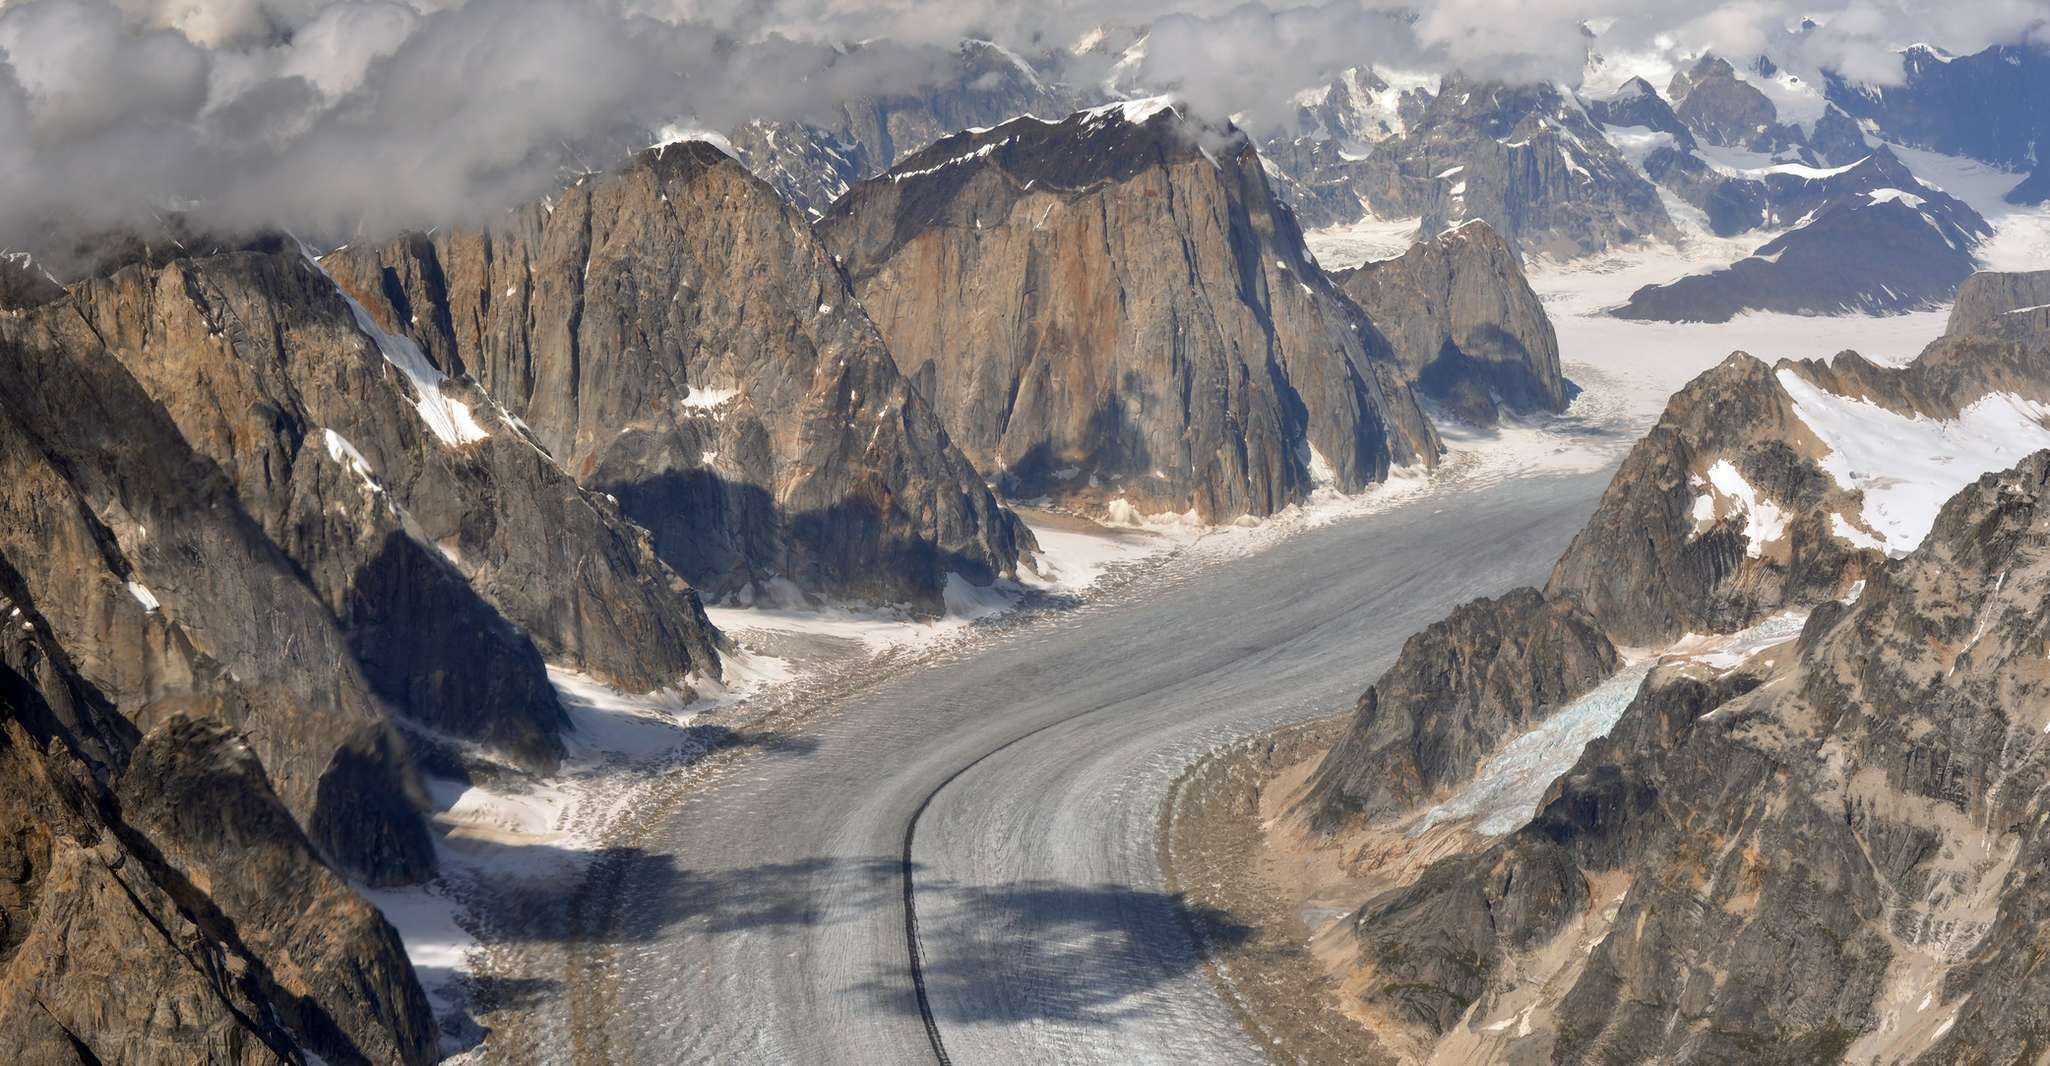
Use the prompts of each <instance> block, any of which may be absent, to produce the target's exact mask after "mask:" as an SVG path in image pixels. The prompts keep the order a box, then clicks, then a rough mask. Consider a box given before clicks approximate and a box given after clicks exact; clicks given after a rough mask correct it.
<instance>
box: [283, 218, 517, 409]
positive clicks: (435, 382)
mask: <svg viewBox="0 0 2050 1066" xmlns="http://www.w3.org/2000/svg"><path fill="white" fill-rule="evenodd" d="M306 261H307V262H309V263H312V264H313V266H314V268H315V269H317V270H319V271H320V272H321V274H323V275H326V276H327V277H328V279H329V280H330V281H332V280H333V276H332V275H329V274H328V273H327V268H326V267H323V266H321V265H320V260H318V259H315V258H314V257H313V256H312V255H310V254H308V255H307V256H306ZM335 291H336V292H337V293H340V294H341V297H342V299H344V300H346V301H348V303H349V313H350V315H352V316H354V318H355V319H356V328H357V329H360V330H362V331H363V332H364V333H366V334H368V335H369V337H370V340H371V342H372V343H374V344H376V345H377V350H378V351H379V352H380V353H382V354H383V356H384V358H385V361H386V362H388V363H390V364H391V365H393V366H395V367H398V368H399V371H400V373H403V374H404V375H406V380H407V381H409V382H411V383H412V386H413V393H414V395H415V397H416V399H415V400H414V401H413V406H414V407H415V409H417V410H418V411H419V412H420V420H421V421H423V422H425V423H427V428H428V429H429V430H432V431H433V433H434V435H435V436H436V437H439V438H441V442H442V443H444V444H450V445H463V444H474V443H476V442H477V441H480V440H483V439H484V438H486V437H489V436H490V435H491V434H490V433H488V432H486V431H485V429H484V427H483V426H480V425H478V424H477V420H476V419H475V418H474V417H472V416H471V414H470V408H469V405H468V404H465V403H463V402H462V401H461V400H456V399H452V398H450V397H448V396H444V395H442V391H441V383H442V382H443V381H445V380H447V378H446V376H445V375H443V374H442V372H441V371H440V370H439V369H437V368H436V367H435V365H434V364H433V363H432V362H430V361H429V360H428V358H427V354H426V353H425V352H422V351H421V350H420V346H419V345H418V344H415V343H414V342H413V338H411V337H404V336H400V335H399V334H396V333H386V332H385V331H384V328H383V327H382V326H379V325H378V324H377V320H375V319H373V318H371V317H370V312H369V311H368V310H366V309H365V308H364V307H363V305H362V303H360V302H358V301H357V299H356V298H355V297H354V296H351V295H349V293H348V290H346V289H344V288H342V287H341V286H340V285H336V286H335Z"/></svg>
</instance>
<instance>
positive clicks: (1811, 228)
mask: <svg viewBox="0 0 2050 1066" xmlns="http://www.w3.org/2000/svg"><path fill="white" fill-rule="evenodd" d="M1755 184H1756V195H1755V196H1753V197H1752V198H1751V202H1753V203H1755V205H1756V210H1757V215H1756V218H1755V221H1744V220H1743V219H1742V215H1741V212H1740V213H1739V214H1738V215H1737V216H1734V217H1733V221H1738V222H1742V223H1743V224H1742V225H1740V226H1739V230H1741V229H1748V228H1751V226H1752V225H1771V224H1779V225H1793V226H1794V228H1793V229H1792V230H1790V231H1788V232H1787V233H1785V234H1782V235H1781V236H1779V237H1776V238H1774V239H1773V240H1771V241H1769V242H1767V243H1766V244H1764V245H1762V246H1761V247H1760V248H1759V249H1758V250H1757V251H1756V252H1753V253H1752V254H1751V255H1750V256H1749V257H1747V258H1744V259H1740V260H1738V261H1737V262H1736V263H1734V264H1732V265H1731V266H1728V267H1724V268H1722V269H1718V270H1713V271H1709V272H1707V273H1702V274H1693V275H1689V276H1687V277H1684V278H1681V279H1679V280H1677V281H1673V282H1668V283H1666V284H1663V285H1647V286H1645V287H1644V288H1642V289H1639V290H1637V291H1636V292H1634V293H1632V294H1631V296H1630V300H1629V302H1628V303H1626V304H1624V305H1623V306H1622V307H1620V308H1618V309H1617V310H1616V312H1615V313H1616V314H1617V315H1619V316H1621V317H1624V318H1639V319H1654V320H1658V321H1668V322H1683V321H1684V322H1724V321H1728V320H1729V319H1730V318H1732V317H1734V316H1736V315H1738V314H1741V313H1743V312H1745V311H1754V310H1756V311H1784V312H1791V313H1796V314H1836V313H1842V312H1862V313H1888V312H1899V311H1906V310H1913V309H1915V308H1919V307H1926V306H1930V305H1932V304H1938V303H1941V302H1943V301H1945V300H1947V299H1949V298H1950V297H1951V295H1952V294H1953V293H1955V292H1956V291H1957V286H1958V284H1959V283H1960V282H1962V281H1963V280H1964V279H1965V278H1967V277H1969V276H1970V275H1971V273H1972V270H1973V267H1974V265H1975V262H1976V261H1975V259H1974V257H1973V249H1975V248H1976V247H1977V246H1978V244H1979V242H1981V241H1982V240H1984V239H1985V238H1987V237H1989V236H1991V235H1992V232H1993V230H1992V227H1991V226H1990V225H1989V224H1988V223H1987V222H1986V220H1985V219H1984V218H1983V217H1981V216H1980V215H1979V213H1978V212H1976V211H1973V210H1972V209H1971V207H1970V206H1968V205H1966V204H1965V203H1964V202H1963V201H1962V200H1959V199H1957V198H1955V197H1953V196H1950V195H1949V194H1947V193H1945V192H1943V191H1942V190H1940V189H1936V188H1934V187H1932V186H1929V185H1925V184H1923V183H1922V182H1920V181H1918V180H1916V179H1915V177H1914V175H1913V174H1912V173H1910V172H1909V171H1908V169H1907V168H1906V167H1905V166H1904V165H1902V163H1901V162H1900V160H1899V159H1898V158H1897V157H1895V156H1894V154H1893V153H1892V152H1890V151H1888V150H1886V149H1885V148H1880V149H1878V150H1877V151H1875V152H1873V153H1872V154H1871V155H1870V156H1868V157H1867V158H1865V159H1864V160H1863V161H1861V162H1859V163H1857V164H1855V165H1853V166H1851V167H1849V168H1848V169H1845V170H1842V171H1838V172H1830V173H1825V174H1822V175H1821V176H1814V175H1813V174H1811V173H1810V172H1808V171H1806V169H1805V168H1790V172H1785V173H1770V174H1767V175H1765V176H1764V177H1763V178H1762V179H1759V180H1758V181H1757V182H1756V183H1755ZM1728 187H1729V183H1724V185H1723V186H1722V189H1723V190H1724V191H1727V190H1728ZM1714 217H1715V216H1714V215H1713V214H1712V215H1711V218H1714Z"/></svg>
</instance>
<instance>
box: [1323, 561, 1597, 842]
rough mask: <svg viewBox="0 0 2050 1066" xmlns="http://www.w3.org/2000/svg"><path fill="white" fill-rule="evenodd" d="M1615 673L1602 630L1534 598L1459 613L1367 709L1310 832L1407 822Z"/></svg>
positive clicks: (1398, 669) (1510, 598) (1337, 756)
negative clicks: (1395, 818) (1506, 745)
mask: <svg viewBox="0 0 2050 1066" xmlns="http://www.w3.org/2000/svg"><path fill="white" fill-rule="evenodd" d="M1615 669H1616V649H1615V647H1614V646H1613V645H1611V644H1610V643H1609V640H1608V638H1607V637H1606V636H1603V635H1602V631H1601V627H1600V626H1599V625H1598V624H1597V623H1596V622H1595V620H1594V619H1593V618H1592V617H1590V616H1589V615H1588V614H1587V613H1586V612H1584V611H1582V610H1581V609H1580V608H1579V607H1577V606H1575V605H1574V604H1572V603H1571V602H1569V601H1566V600H1561V599H1557V598H1553V597H1548V596H1545V595H1543V594H1542V593H1539V592H1538V591H1537V590H1536V589H1527V588H1526V589H1517V590H1516V591H1514V592H1511V593H1509V594H1507V595H1505V596H1503V597H1501V598H1500V599H1481V600H1474V601H1472V602H1470V603H1466V604H1462V605H1460V606H1459V607H1458V608H1457V609H1455V610H1454V611H1453V612H1452V614H1451V616H1450V617H1448V618H1446V619H1445V620H1444V621H1442V622H1438V623H1436V624H1434V625H1432V626H1431V627H1429V628H1428V629H1425V630H1424V631H1423V632H1421V633H1418V634H1417V635H1416V636H1413V637H1411V638H1410V639H1409V641H1408V642H1407V643H1405V644H1404V645H1403V647H1402V654H1401V655H1400V656H1398V657H1397V659H1396V660H1395V665H1394V666H1391V667H1389V668H1388V672H1387V673H1385V674H1382V675H1381V678H1380V680H1378V681H1376V682H1375V683H1374V686H1373V687H1372V688H1369V689H1368V690H1367V691H1366V694H1365V695H1363V696H1361V697H1360V703H1359V709H1358V710H1357V711H1356V712H1355V714H1354V717H1353V721H1352V724H1351V726H1350V727H1348V728H1347V730H1346V732H1345V735H1344V736H1343V737H1342V738H1341V739H1340V740H1339V742H1338V745H1337V746H1336V747H1334V748H1332V749H1331V751H1330V753H1329V754H1327V755H1326V756H1325V757H1324V761H1323V762H1322V763H1321V764H1320V765H1319V766H1318V768H1317V773H1316V777H1315V778H1314V779H1313V781H1312V785H1311V788H1310V791H1309V793H1308V794H1307V796H1306V798H1305V799H1304V800H1303V803H1304V804H1306V805H1307V806H1308V807H1309V809H1310V821H1311V824H1312V826H1313V827H1316V828H1319V829H1333V828H1337V827H1339V826H1341V825H1344V824H1345V823H1347V822H1350V821H1354V820H1357V819H1368V820H1374V819H1380V818H1385V817H1389V816H1392V815H1398V814H1402V813H1406V812H1409V811H1412V810H1414V809H1416V808H1417V807H1418V806H1419V805H1420V804H1426V803H1428V802H1429V800H1430V797H1432V796H1435V795H1437V794H1439V793H1441V792H1442V791H1445V790H1449V789H1452V788H1456V787H1457V786H1459V785H1461V784H1463V783H1465V782H1466V781H1468V780H1470V779H1471V778H1472V776H1473V773H1474V771H1475V770H1476V769H1477V768H1478V767H1479V766H1480V763H1481V762H1482V760H1484V759H1485V758H1486V757H1487V756H1488V755H1490V754H1492V753H1493V752H1494V751H1495V750H1496V749H1497V748H1498V747H1499V746H1500V745H1501V744H1502V743H1503V742H1505V741H1506V740H1508V739H1510V738H1512V737H1515V736H1517V735H1518V734H1521V733H1523V732H1525V731H1526V730H1528V729H1529V728H1530V727H1532V726H1534V725H1536V724H1537V723H1538V722H1540V721H1542V720H1543V719H1545V718H1546V717H1549V716H1550V715H1551V713H1552V712H1553V711H1556V710H1558V709H1559V708H1560V707H1562V706H1564V705H1565V704H1566V703H1567V702H1568V701H1570V700H1572V699H1573V698H1574V697H1576V696H1579V695H1580V694H1582V693H1584V692H1586V691H1587V690H1589V689H1591V688H1593V687H1594V686H1595V685H1597V684H1599V683H1600V682H1601V681H1602V680H1603V679H1604V678H1607V677H1608V676H1609V675H1610V674H1612V673H1614V672H1615Z"/></svg>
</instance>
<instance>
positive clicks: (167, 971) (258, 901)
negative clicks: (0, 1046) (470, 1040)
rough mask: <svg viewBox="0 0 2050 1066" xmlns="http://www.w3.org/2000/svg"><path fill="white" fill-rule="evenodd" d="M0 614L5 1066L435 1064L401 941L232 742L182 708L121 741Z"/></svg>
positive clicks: (35, 618) (121, 727) (77, 688)
mask: <svg viewBox="0 0 2050 1066" xmlns="http://www.w3.org/2000/svg"><path fill="white" fill-rule="evenodd" d="M10 580H11V579H10ZM6 611H7V612H11V613H8V614H7V621H6V623H5V626H4V629H0V873H4V875H5V876H4V877H0V1032H5V1033H6V1034H7V1036H6V1041H5V1046H6V1047H7V1048H8V1052H9V1054H10V1055H11V1056H12V1059H11V1061H18V1062H24V1063H27V1062H34V1063H53V1064H56V1063H78V1064H80V1066H84V1064H88V1063H101V1062H158V1063H179V1064H182V1063H195V1064H197V1063H203V1062H204V1063H221V1062H229V1063H270V1062H278V1061H296V1060H297V1058H298V1056H299V1055H300V1054H301V1052H302V1050H303V1051H304V1052H310V1053H312V1054H314V1055H318V1056H320V1057H321V1058H323V1059H325V1060H326V1061H328V1062H334V1063H406V1064H416V1063H427V1062H432V1061H434V1060H435V1059H436V1058H438V1054H437V1049H436V1037H435V1033H434V1029H433V1019H432V1018H431V1016H430V1014H429V1011H428V1006H427V1002H426V997H425V996H424V995H423V994H422V993H421V990H420V986H419V983H418V982H417V980H416V979H415V977H414V974H413V970H412V967H411V965H410V964H409V963H408V962H407V960H406V956H405V953H404V952H403V950H401V947H400V944H399V941H398V937H397V936H396V935H395V934H394V933H393V932H392V930H391V928H390V926H388V925H387V924H386V923H385V921H384V919H383V918H382V917H381V916H380V915H379V914H378V913H377V911H376V910H375V909H374V908H372V907H371V906H370V905H369V904H368V903H366V902H365V901H364V900H363V899H362V898H361V897H359V896H357V895H356V894H355V893H353V892H352V891H350V890H349V888H348V887H347V886H346V885H344V884H343V883H342V881H341V879H340V878H339V877H337V876H336V875H335V874H334V873H333V872H331V871H330V870H329V869H328V868H327V867H326V866H324V865H323V864H322V863H321V861H320V860H319V859H318V858H317V857H316V856H315V854H314V852H313V849H312V848H311V847H310V846H309V843H308V841H307V839H306V837H305V835H304V834H303V833H301V832H300V830H299V828H298V826H297V824H296V823H295V822H294V820H293V818H292V816H291V815H290V814H289V813H288V812H287V811H286V810H285V809H284V807H283V806H282V805H281V804H280V803H279V802H278V799H277V797H276V796H275V795H274V794H273V793H272V791H271V787H270V784H269V782H268V780H267V779H266V777H265V775H264V773H263V770H262V768H261V766H260V765H259V763H258V761H257V758H256V756H255V754H254V752H253V751H252V750H251V749H250V748H249V746H248V745H247V744H245V743H244V742H243V741H242V740H241V739H240V738H239V737H236V736H234V735H232V734H230V733H228V732H226V731H225V730H223V729H222V728H221V727H220V726H219V725H218V724H217V723H215V722H213V721H208V720H204V719H197V718H191V717H185V716H184V714H183V711H184V710H189V709H193V708H191V707H190V705H189V704H187V705H185V706H174V707H170V708H163V709H161V715H160V717H162V721H161V724H159V725H158V726H157V727H156V728H155V729H154V730H153V731H151V732H150V733H149V734H148V735H147V736H145V737H137V736H136V735H135V733H134V730H133V726H132V725H130V724H129V723H128V721H127V720H126V719H124V718H123V717H121V716H120V715H119V714H118V713H116V712H115V711H114V710H113V707H112V705H111V703H109V702H108V701H107V700H106V699H105V697H104V696H102V695H101V694H100V693H99V692H98V691H97V690H96V689H95V688H94V687H93V686H92V685H91V684H90V683H88V682H86V681H85V680H84V679H82V678H81V677H80V676H79V675H77V674H76V673H75V672H74V671H73V669H72V666H71V660H70V657H69V655H68V654H67V653H66V652H65V651H64V649H63V648H61V647H60V646H58V645H57V644H56V643H55V642H54V641H52V640H51V639H50V637H49V636H48V631H47V629H46V628H45V626H44V625H43V619H42V616H41V615H40V614H39V613H38V612H36V611H34V610H33V609H32V605H29V604H27V603H26V602H25V601H20V600H15V601H13V602H12V603H11V604H10V605H9V606H8V607H7V608H6ZM172 702H173V703H174V704H176V703H179V702H180V701H172ZM109 782H112V785H111V787H110V785H109Z"/></svg>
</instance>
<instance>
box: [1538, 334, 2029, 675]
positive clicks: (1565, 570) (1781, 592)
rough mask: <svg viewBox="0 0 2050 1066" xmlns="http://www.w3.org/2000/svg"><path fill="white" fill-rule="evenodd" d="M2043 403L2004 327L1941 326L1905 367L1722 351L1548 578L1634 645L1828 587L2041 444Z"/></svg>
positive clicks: (1786, 603)
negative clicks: (1998, 334) (1975, 482)
mask: <svg viewBox="0 0 2050 1066" xmlns="http://www.w3.org/2000/svg"><path fill="white" fill-rule="evenodd" d="M2045 401H2050V368H2046V367H2045V365H2044V362H2043V359H2042V357H2041V354H2040V349H2031V348H2029V347H2026V346H2024V345H2021V344H2017V343H2015V342H2014V341H2012V340H2009V339H2004V338H1989V337H1978V336H1971V335H1969V334H1962V333H1961V334H1957V335H1953V336H1947V337H1945V338H1942V339H1940V340H1938V341H1937V342H1935V343H1934V344H1932V345H1930V347H1929V348H1928V349H1927V350H1925V351H1924V352H1923V353H1922V355H1921V356H1920V357H1918V358H1917V359H1916V360H1915V361H1914V362H1913V363H1911V364H1909V365H1907V366H1904V367H1882V366H1878V365H1875V364H1873V363H1871V362H1869V361H1868V360H1865V359H1863V358H1862V357H1860V356H1858V355H1857V354H1856V353H1853V352H1845V353H1843V354H1841V355H1838V356H1837V357H1836V358H1835V359H1834V360H1831V361H1829V362H1820V361H1799V362H1795V361H1789V360H1782V361H1781V362H1780V363H1779V364H1778V365H1777V366H1774V367H1768V366H1766V365H1765V364H1764V363H1763V362H1761V361H1759V360H1757V359H1754V358H1752V357H1751V356H1749V355H1746V354H1743V353H1737V354H1734V355H1732V356H1731V357H1730V358H1729V359H1727V360H1725V361H1724V362H1723V363H1722V364H1721V365H1720V366H1717V367H1715V368H1714V369H1712V370H1710V371H1708V372H1707V373H1704V374H1702V375H1701V376H1700V377H1698V378H1696V379H1695V380H1693V381H1692V382H1689V383H1688V385H1687V386H1686V388H1684V389H1682V390H1681V391H1680V392H1679V393H1677V394H1676V395H1675V396H1674V397H1673V399H1672V401H1671V402H1670V403H1669V404H1668V405H1667V408H1666V411H1665V413H1664V415H1663V416H1661V417H1660V419H1659V422H1658V424H1657V425H1656V426H1654V427H1653V428H1652V430H1651V432H1649V433H1647V434H1646V435H1645V437H1644V439H1642V440H1641V441H1639V442H1638V443H1637V445H1636V446H1635V447H1633V448H1632V449H1631V451H1630V453H1629V455H1628V456H1626V457H1625V458H1624V460H1623V465H1622V467H1621V468H1620V469H1619V470H1618V471H1617V473H1616V477H1615V480H1613V481H1612V482H1611V483H1610V484H1609V487H1608V489H1607V491H1605V492H1604V493H1603V495H1602V500H1601V502H1600V504H1599V505H1598V506H1597V507H1596V510H1595V513H1594V515H1593V516H1592V517H1591V518H1590V519H1589V520H1588V523H1587V525H1586V526H1585V527H1583V528H1582V530H1581V531H1580V533H1579V534H1577V535H1576V536H1575V537H1574V540H1573V543H1572V544H1571V545H1570V546H1569V547H1568V548H1567V550H1566V553H1565V554H1564V555H1563V556H1562V557H1561V558H1560V560H1559V563H1558V565H1557V566H1556V567H1555V568H1554V569H1553V571H1552V577H1551V581H1550V583H1549V584H1548V585H1547V590H1548V591H1550V592H1552V593H1554V594H1557V595H1562V596H1568V597H1570V598H1573V599H1575V600H1576V601H1578V602H1579V603H1580V604H1581V606H1583V607H1585V608H1586V609H1587V610H1588V611H1589V613H1591V614H1593V615H1594V616H1595V617H1596V618H1597V619H1599V620H1600V621H1601V623H1602V625H1603V627H1604V628H1605V629H1606V630H1607V631H1608V632H1609V634H1610V635H1611V636H1612V637H1613V638H1615V639H1616V640H1617V641H1619V642H1621V643H1625V644H1634V645H1647V646H1659V645H1663V644H1665V643H1667V642H1670V641H1672V640H1673V639H1675V638H1677V637H1679V636H1680V635H1682V634H1683V633H1687V632H1690V631H1691V632H1696V633H1727V632H1732V631H1734V630H1736V629H1740V628H1742V627H1744V626H1746V625H1749V624H1751V623H1753V622H1755V621H1758V620H1760V619H1762V618H1764V617H1765V616H1767V615H1769V614H1771V613H1773V612H1775V611H1778V610H1781V609H1784V608H1789V607H1802V606H1808V605H1813V604H1816V603H1821V602H1824V601H1826V600H1830V599H1834V598H1837V597H1839V596H1842V595H1844V594H1845V593H1846V592H1847V591H1848V589H1849V588H1850V587H1851V586H1852V585H1853V584H1854V583H1855V582H1856V581H1857V580H1859V579H1860V578H1861V577H1863V576H1865V574H1866V573H1867V572H1868V571H1869V570H1870V569H1871V568H1872V567H1873V566H1875V565H1876V564H1877V563H1878V562H1879V561H1880V559H1882V558H1883V557H1885V556H1888V555H1900V554H1903V553H1905V552H1907V551H1909V550H1911V549H1913V548H1914V547H1915V546H1916V545H1917V544H1919V543H1920V541H1921V539H1922V537H1923V536H1924V535H1925V534H1926V533H1927V531H1928V526H1929V523H1930V522H1931V521H1932V520H1933V518H1934V513H1935V504H1936V502H1937V501H1939V500H1942V499H1944V498H1945V497H1947V496H1948V495H1949V494H1950V493H1952V492H1954V491H1956V489H1957V488H1958V487H1959V486H1960V485H1962V484H1965V483H1966V482H1967V481H1968V480H1969V479H1971V478H1973V477H1975V476H1977V475H1978V474H1980V473H1981V472H1983V471H1985V470H1986V469H1987V468H1988V467H1989V466H1997V465H1998V464H2000V463H2003V462H2008V461H2012V460H2013V459H2015V458H2018V457H2019V456H2021V455H2024V454H2027V453H2028V452H2029V451H2030V450H2031V449H2033V448H2036V447H2041V446H2043V445H2045V444H2050V430H2045V429H2044V428H2043V426H2042V425H2041V418H2040V409H2039V408H2038V407H2037V406H2034V405H2040V404H2042V403H2044V402H2045ZM1956 439H1965V440H1969V441H1972V442H1974V443H1973V444H1972V445H1971V446H1969V447H1963V448H1960V447H1959V446H1958V445H1956V444H1955V443H1952V442H1953V441H1954V440H1956ZM1880 442H1884V443H1880Z"/></svg>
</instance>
